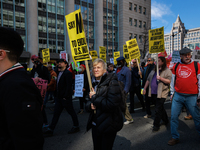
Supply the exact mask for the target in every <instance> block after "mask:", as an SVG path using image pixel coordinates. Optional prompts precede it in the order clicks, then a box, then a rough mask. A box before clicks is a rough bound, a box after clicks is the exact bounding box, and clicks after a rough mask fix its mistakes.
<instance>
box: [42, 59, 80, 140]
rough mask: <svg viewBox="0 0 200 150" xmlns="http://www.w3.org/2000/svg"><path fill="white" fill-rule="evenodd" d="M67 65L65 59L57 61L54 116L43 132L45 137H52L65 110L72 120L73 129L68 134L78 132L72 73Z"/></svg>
mask: <svg viewBox="0 0 200 150" xmlns="http://www.w3.org/2000/svg"><path fill="white" fill-rule="evenodd" d="M67 66H68V63H67V61H66V60H65V59H60V61H59V65H58V68H59V70H60V71H59V72H58V76H57V85H56V95H55V99H56V100H55V102H56V103H55V108H54V115H53V119H52V122H51V125H50V126H49V128H48V129H47V130H46V131H45V132H44V133H45V134H46V135H47V136H51V135H53V131H54V129H55V127H56V124H57V122H58V119H59V117H60V114H61V113H62V111H63V109H64V108H65V109H66V110H67V112H68V113H69V114H70V116H71V117H72V120H73V127H72V129H71V130H70V131H69V132H68V134H72V133H76V132H79V122H78V117H77V115H76V113H75V110H74V107H73V104H72V92H73V91H72V73H71V72H70V71H69V70H68V69H67Z"/></svg>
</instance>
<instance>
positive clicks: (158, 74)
mask: <svg viewBox="0 0 200 150" xmlns="http://www.w3.org/2000/svg"><path fill="white" fill-rule="evenodd" d="M156 59H157V60H156V61H157V62H156V67H157V69H156V70H157V76H159V70H158V53H157V54H156Z"/></svg>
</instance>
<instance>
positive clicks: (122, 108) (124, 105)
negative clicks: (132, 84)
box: [110, 73, 127, 113]
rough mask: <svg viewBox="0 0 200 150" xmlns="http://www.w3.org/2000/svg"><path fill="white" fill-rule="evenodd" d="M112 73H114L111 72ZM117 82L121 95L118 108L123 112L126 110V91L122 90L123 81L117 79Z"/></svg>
mask: <svg viewBox="0 0 200 150" xmlns="http://www.w3.org/2000/svg"><path fill="white" fill-rule="evenodd" d="M113 75H115V74H114V73H113ZM113 75H112V77H113ZM112 77H111V78H110V81H111V79H112ZM118 84H119V86H120V91H121V96H122V100H121V101H120V106H119V107H120V110H121V111H122V112H123V113H125V111H126V98H127V97H126V93H125V91H124V83H123V82H122V81H118Z"/></svg>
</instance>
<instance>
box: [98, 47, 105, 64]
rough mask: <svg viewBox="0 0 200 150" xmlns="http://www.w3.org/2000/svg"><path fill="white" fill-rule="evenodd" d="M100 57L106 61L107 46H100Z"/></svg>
mask: <svg viewBox="0 0 200 150" xmlns="http://www.w3.org/2000/svg"><path fill="white" fill-rule="evenodd" d="M99 58H101V59H103V61H105V62H106V48H105V47H104V46H99Z"/></svg>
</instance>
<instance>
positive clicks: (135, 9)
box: [134, 4, 137, 12]
mask: <svg viewBox="0 0 200 150" xmlns="http://www.w3.org/2000/svg"><path fill="white" fill-rule="evenodd" d="M134 11H135V12H137V5H136V4H134Z"/></svg>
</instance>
